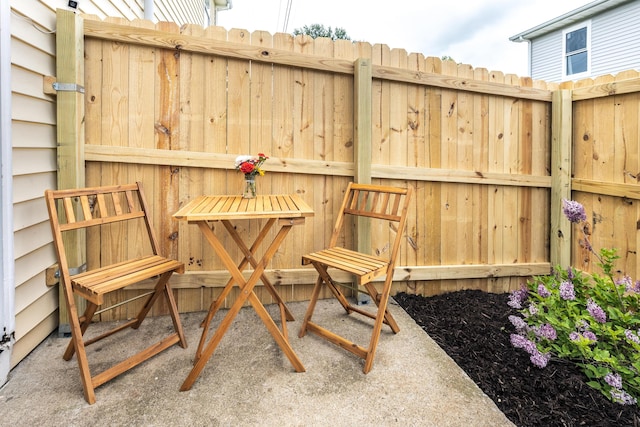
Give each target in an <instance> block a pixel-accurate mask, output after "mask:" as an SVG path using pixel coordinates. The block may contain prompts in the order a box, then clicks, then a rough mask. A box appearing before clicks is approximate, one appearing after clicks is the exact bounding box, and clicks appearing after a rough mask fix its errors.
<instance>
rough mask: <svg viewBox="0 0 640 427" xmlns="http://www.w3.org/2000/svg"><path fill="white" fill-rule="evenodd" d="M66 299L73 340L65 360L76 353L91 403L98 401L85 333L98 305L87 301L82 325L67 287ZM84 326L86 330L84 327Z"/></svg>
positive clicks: (81, 377)
mask: <svg viewBox="0 0 640 427" xmlns="http://www.w3.org/2000/svg"><path fill="white" fill-rule="evenodd" d="M65 300H66V303H67V311H68V313H69V325H70V327H71V341H70V342H69V345H68V346H67V350H66V351H65V353H64V356H63V358H64V360H69V359H71V357H72V356H73V353H74V352H75V354H76V359H77V361H78V368H79V369H80V380H81V381H82V389H83V392H84V398H85V400H86V401H87V403H89V404H90V405H92V404H94V403H95V402H96V394H95V391H94V387H93V381H92V379H91V371H90V370H89V361H88V359H87V353H86V351H85V347H84V341H83V335H84V331H86V329H87V326H88V325H89V322H91V317H93V313H95V311H96V308H97V307H96V305H95V304H92V303H90V302H87V308H86V310H85V314H84V316H85V318H84V321H83V322H82V324H83V326H82V327H81V326H80V321H79V320H78V312H77V309H76V304H75V301H74V297H73V294H72V293H71V292H67V289H66V288H65ZM83 327H84V330H83V329H82V328H83Z"/></svg>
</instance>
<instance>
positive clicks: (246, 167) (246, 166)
mask: <svg viewBox="0 0 640 427" xmlns="http://www.w3.org/2000/svg"><path fill="white" fill-rule="evenodd" d="M255 168H256V167H255V165H254V164H253V163H249V162H244V163H242V164H241V165H240V172H242V173H251V172H253V171H254V169H255Z"/></svg>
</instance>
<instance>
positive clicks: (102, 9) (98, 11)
mask: <svg viewBox="0 0 640 427" xmlns="http://www.w3.org/2000/svg"><path fill="white" fill-rule="evenodd" d="M2 1H6V0H2ZM79 4H80V9H79V12H81V13H85V14H91V15H96V16H98V17H99V18H101V19H105V18H107V17H110V16H113V17H120V18H125V19H129V20H133V19H142V18H143V17H144V11H143V5H144V0H82V1H81V2H80V3H79ZM10 5H11V11H12V15H11V63H12V70H11V72H12V75H11V78H12V81H11V90H12V100H11V102H12V135H11V138H12V144H13V152H12V156H13V212H14V251H15V289H16V298H15V300H16V302H15V308H16V343H15V345H14V347H13V350H12V355H11V366H12V367H13V366H15V365H16V364H17V363H19V362H20V360H22V359H23V358H24V357H25V356H26V355H27V354H29V353H30V352H31V350H33V348H35V347H36V346H37V345H38V344H39V343H40V342H41V341H42V340H43V339H45V338H46V337H47V336H48V335H49V334H50V333H51V332H52V331H53V330H55V328H56V327H57V325H58V289H57V287H53V288H49V287H47V286H46V285H45V273H44V272H45V269H46V268H48V267H49V266H51V265H52V264H54V263H55V262H56V259H55V254H54V250H53V244H52V239H51V232H50V229H49V224H48V216H47V213H46V208H45V204H44V197H43V196H44V191H45V190H46V189H48V188H55V187H56V182H57V178H56V176H57V171H56V168H57V166H56V162H57V160H56V146H57V143H56V128H55V125H56V103H55V99H56V98H55V96H50V95H45V94H44V93H43V91H42V82H43V77H44V76H55V74H56V58H55V50H56V48H55V43H56V38H55V34H53V33H52V31H54V30H55V28H56V9H57V8H66V5H67V2H66V0H27V1H24V0H10ZM155 11H156V18H157V20H164V21H173V22H176V23H178V25H182V24H185V23H197V24H200V25H202V24H203V22H204V18H203V17H204V0H183V1H176V0H156V6H155Z"/></svg>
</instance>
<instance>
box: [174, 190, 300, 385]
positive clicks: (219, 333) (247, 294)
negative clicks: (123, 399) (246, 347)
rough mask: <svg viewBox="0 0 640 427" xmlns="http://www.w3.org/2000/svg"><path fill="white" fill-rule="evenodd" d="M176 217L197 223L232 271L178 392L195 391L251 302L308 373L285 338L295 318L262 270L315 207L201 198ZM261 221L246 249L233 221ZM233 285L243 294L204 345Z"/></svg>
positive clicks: (288, 198)
mask: <svg viewBox="0 0 640 427" xmlns="http://www.w3.org/2000/svg"><path fill="white" fill-rule="evenodd" d="M173 216H174V218H176V219H178V220H183V221H188V222H189V223H193V224H196V225H198V227H199V228H200V231H201V232H202V234H203V235H204V236H205V238H206V239H207V241H208V242H209V244H210V245H211V247H212V248H213V250H214V251H215V252H216V254H217V255H218V256H219V257H220V259H221V261H222V263H223V264H224V265H225V267H226V268H227V270H228V271H229V273H231V278H230V279H229V281H228V282H227V284H226V285H225V287H224V289H223V290H222V293H221V294H220V296H219V297H218V298H217V299H216V300H215V301H213V302H212V303H211V306H210V307H209V311H208V312H207V316H206V317H205V319H204V321H203V322H202V336H201V337H200V343H199V344H198V349H197V350H196V355H195V360H194V366H193V368H192V369H191V372H190V373H189V375H188V376H187V378H186V379H185V381H184V383H183V384H182V387H180V390H181V391H185V390H189V389H191V386H192V385H193V383H194V382H195V380H196V379H197V378H198V376H199V375H200V372H202V369H203V368H204V366H205V365H206V363H207V361H208V360H209V358H210V357H211V355H212V354H213V352H214V351H215V349H216V347H217V345H218V344H219V343H220V340H221V339H222V337H223V336H224V334H225V333H226V331H227V329H228V328H229V326H230V325H231V323H232V322H233V319H234V318H235V316H236V315H237V314H238V312H239V311H240V308H242V306H243V304H244V303H245V302H246V301H247V299H248V300H249V302H250V303H251V305H252V306H253V308H254V309H255V310H256V312H257V313H258V316H259V317H260V319H261V320H262V322H263V323H264V324H265V326H266V327H267V329H268V330H269V332H270V333H271V335H272V336H273V338H274V339H275V341H276V342H277V343H278V345H279V346H280V348H281V349H282V351H283V352H284V354H285V355H286V356H287V358H288V359H289V361H290V362H291V364H292V365H293V367H294V369H295V370H296V371H297V372H304V366H303V365H302V362H300V359H298V356H297V355H296V354H295V353H294V351H293V349H292V348H291V345H290V344H289V339H288V336H287V335H288V334H287V326H286V324H287V321H288V320H293V315H292V314H291V313H290V312H289V310H288V309H287V307H286V305H285V303H284V301H283V300H282V298H281V297H280V295H279V294H278V292H277V290H276V288H275V287H274V286H273V285H272V284H271V283H270V282H269V280H268V278H267V277H266V275H265V274H264V270H265V267H266V266H267V265H268V264H269V262H270V261H271V259H272V258H273V256H274V255H275V253H276V251H277V250H278V248H279V247H280V245H281V244H282V242H283V241H284V238H285V237H286V235H287V234H288V233H289V231H290V230H291V227H293V226H294V225H300V224H304V222H305V218H306V217H310V216H313V210H312V209H311V207H309V205H307V204H306V203H305V202H304V200H302V198H301V197H300V196H298V195H296V194H293V195H264V196H257V197H256V198H254V199H243V198H242V197H241V196H200V197H197V198H196V199H193V200H192V201H191V202H189V203H187V204H186V205H185V206H183V207H182V208H181V209H180V210H178V212H176V213H175V214H174V215H173ZM257 219H261V220H266V222H265V224H264V226H263V227H262V230H261V231H260V233H259V234H258V236H257V237H256V239H255V241H254V242H253V244H252V245H251V247H247V245H246V244H245V243H244V241H243V240H242V238H241V237H240V235H239V234H238V232H237V230H236V228H235V227H234V226H233V224H232V221H238V220H257ZM218 221H219V222H220V223H222V225H223V226H224V228H225V229H226V230H227V232H228V233H229V235H230V236H231V238H232V239H233V241H234V242H235V244H236V245H237V246H238V248H239V249H240V251H241V253H242V254H243V259H242V261H241V262H240V264H238V265H237V266H236V264H235V262H234V260H233V259H232V258H231V256H230V255H229V252H228V251H227V250H226V249H225V247H224V246H223V244H222V243H221V242H220V240H219V239H218V237H217V236H216V235H215V233H214V224H215V223H216V222H218ZM276 224H277V225H278V226H280V229H279V230H278V232H277V234H276V235H275V237H274V239H273V241H272V242H271V243H270V244H269V247H268V248H267V249H266V250H265V251H264V253H263V256H262V258H261V259H259V260H257V259H256V252H257V249H258V247H259V246H260V244H261V243H262V242H263V241H264V240H265V238H266V237H267V236H268V235H269V231H270V230H271V228H272V227H273V226H274V225H276ZM248 264H250V265H251V266H252V267H253V272H252V273H251V275H250V276H249V278H248V279H246V280H245V278H244V276H243V274H242V270H244V268H245V267H247V265H248ZM258 280H261V281H262V283H263V284H264V286H265V288H266V289H267V290H268V291H269V293H270V294H271V296H272V297H273V299H274V300H275V301H276V302H277V304H278V306H279V308H280V318H281V323H282V331H281V330H280V329H279V328H278V326H277V325H276V324H275V322H274V321H273V319H272V318H271V316H270V315H269V313H268V312H267V310H266V309H265V307H264V306H263V305H262V303H261V302H260V300H259V299H258V297H257V296H256V294H255V293H254V292H253V288H254V287H255V286H256V284H257V282H258ZM234 285H237V286H238V287H239V288H240V289H241V292H239V293H238V297H237V298H236V300H235V301H234V302H233V305H232V306H231V308H230V309H229V311H228V312H227V314H226V315H225V317H224V318H223V319H222V321H221V323H220V325H219V326H218V329H217V330H216V331H215V332H214V334H213V336H212V337H211V339H210V340H209V342H208V343H206V341H207V335H208V331H209V324H210V323H211V320H212V319H213V316H214V315H215V313H216V312H217V311H218V309H219V308H220V306H221V305H222V303H223V302H224V300H225V298H226V297H227V296H228V295H229V293H230V292H231V290H232V289H233V287H234ZM205 343H206V345H205Z"/></svg>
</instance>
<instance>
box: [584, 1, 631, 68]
mask: <svg viewBox="0 0 640 427" xmlns="http://www.w3.org/2000/svg"><path fill="white" fill-rule="evenodd" d="M591 28H592V31H593V35H592V38H591V51H592V56H591V75H592V76H600V75H603V74H617V73H619V72H621V71H626V70H630V69H640V2H632V3H630V4H627V5H625V6H623V7H620V8H618V9H616V10H612V11H611V12H610V13H607V14H604V15H602V16H599V17H594V18H593V20H592V24H591Z"/></svg>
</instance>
